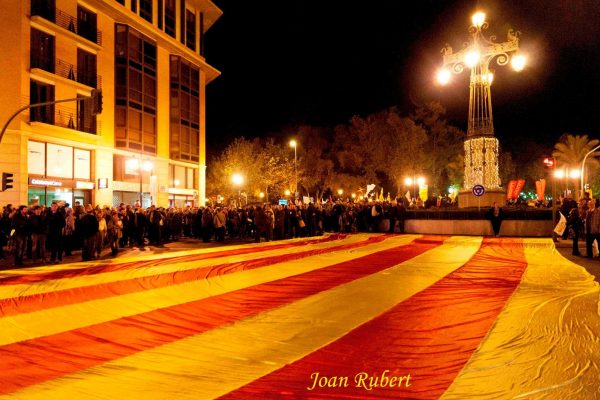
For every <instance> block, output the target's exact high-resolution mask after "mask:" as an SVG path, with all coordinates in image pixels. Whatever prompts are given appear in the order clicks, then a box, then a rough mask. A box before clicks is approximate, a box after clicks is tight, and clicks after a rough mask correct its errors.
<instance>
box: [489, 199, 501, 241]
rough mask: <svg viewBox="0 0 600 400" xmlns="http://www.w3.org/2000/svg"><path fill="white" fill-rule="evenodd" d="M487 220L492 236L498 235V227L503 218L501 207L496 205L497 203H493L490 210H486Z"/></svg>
mask: <svg viewBox="0 0 600 400" xmlns="http://www.w3.org/2000/svg"><path fill="white" fill-rule="evenodd" d="M487 214H488V215H487V216H488V219H489V220H490V222H491V223H492V230H493V231H494V236H499V235H500V225H501V224H502V219H503V218H504V212H503V211H502V207H500V206H499V205H498V203H497V202H494V204H493V205H492V208H490V209H489V210H488V213H487Z"/></svg>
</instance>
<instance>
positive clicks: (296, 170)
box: [290, 139, 298, 200]
mask: <svg viewBox="0 0 600 400" xmlns="http://www.w3.org/2000/svg"><path fill="white" fill-rule="evenodd" d="M290 147H293V148H294V200H296V198H297V197H298V161H297V151H296V149H297V147H298V143H297V142H296V140H294V139H292V140H290Z"/></svg>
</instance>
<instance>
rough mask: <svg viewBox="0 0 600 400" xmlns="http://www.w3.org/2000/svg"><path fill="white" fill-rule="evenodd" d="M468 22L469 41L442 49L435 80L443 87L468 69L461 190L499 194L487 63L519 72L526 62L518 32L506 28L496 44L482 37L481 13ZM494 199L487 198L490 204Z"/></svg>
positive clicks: (490, 78) (496, 142) (483, 28)
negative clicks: (478, 189)
mask: <svg viewBox="0 0 600 400" xmlns="http://www.w3.org/2000/svg"><path fill="white" fill-rule="evenodd" d="M471 22H472V25H471V26H470V28H469V33H470V35H471V38H470V41H469V42H468V43H466V44H465V46H464V47H463V48H462V49H461V50H459V51H457V52H454V51H453V50H452V47H451V46H450V45H449V44H446V45H445V47H444V48H443V49H442V57H443V68H442V69H441V70H440V71H439V72H438V74H437V80H438V82H439V83H440V84H442V85H445V84H447V83H448V82H449V81H450V79H451V76H452V73H454V74H459V73H461V72H462V71H463V70H464V69H465V67H466V68H469V69H470V70H471V78H470V83H469V120H468V127H467V139H466V140H465V143H464V149H465V159H464V161H465V182H464V189H465V190H469V191H470V190H471V189H472V188H473V186H474V185H477V184H479V185H483V186H484V187H485V189H486V190H490V189H491V190H492V191H494V190H496V191H497V192H501V191H502V190H501V189H500V177H499V174H498V152H499V142H498V139H496V137H495V136H494V123H493V117H492V97H491V91H490V87H491V85H492V81H493V80H494V74H493V72H492V71H491V70H490V63H491V62H492V61H493V60H495V62H496V63H497V64H498V65H500V66H503V65H506V64H508V63H509V62H510V63H511V65H512V67H513V69H515V70H516V71H521V70H522V69H523V68H524V66H525V62H526V59H525V57H524V56H523V55H521V54H518V51H519V35H520V32H518V31H514V30H513V29H509V30H508V33H507V40H506V41H505V42H502V43H497V42H496V41H495V40H496V37H495V36H489V37H485V36H484V34H483V31H485V30H487V28H488V23H487V22H486V20H485V14H484V13H482V12H477V13H475V14H474V15H473V17H472V19H471ZM497 200H498V199H491V198H490V204H491V202H493V201H497ZM502 200H503V199H502ZM462 205H463V206H464V205H466V206H468V204H462Z"/></svg>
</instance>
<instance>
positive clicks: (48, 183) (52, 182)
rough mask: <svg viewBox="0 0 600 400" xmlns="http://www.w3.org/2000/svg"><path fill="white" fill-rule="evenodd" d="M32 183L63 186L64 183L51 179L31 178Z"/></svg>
mask: <svg viewBox="0 0 600 400" xmlns="http://www.w3.org/2000/svg"><path fill="white" fill-rule="evenodd" d="M31 184H32V185H41V186H62V185H63V183H62V182H60V181H50V180H47V179H31Z"/></svg>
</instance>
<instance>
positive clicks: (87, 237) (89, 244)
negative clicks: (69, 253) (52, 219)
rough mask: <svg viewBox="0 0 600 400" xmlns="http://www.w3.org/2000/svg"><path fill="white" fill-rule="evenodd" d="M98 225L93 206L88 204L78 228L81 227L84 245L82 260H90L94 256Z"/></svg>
mask: <svg viewBox="0 0 600 400" xmlns="http://www.w3.org/2000/svg"><path fill="white" fill-rule="evenodd" d="M98 227H99V224H98V218H96V215H95V214H94V209H93V208H92V206H91V205H89V204H88V205H87V206H86V208H85V214H82V215H81V219H80V225H79V227H78V228H77V229H80V233H81V238H82V240H83V247H82V249H81V260H82V261H89V260H91V259H92V258H93V257H94V249H95V244H96V235H97V234H98Z"/></svg>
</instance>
